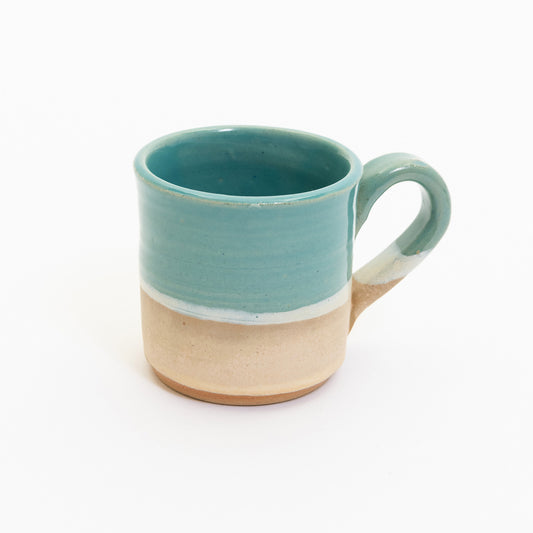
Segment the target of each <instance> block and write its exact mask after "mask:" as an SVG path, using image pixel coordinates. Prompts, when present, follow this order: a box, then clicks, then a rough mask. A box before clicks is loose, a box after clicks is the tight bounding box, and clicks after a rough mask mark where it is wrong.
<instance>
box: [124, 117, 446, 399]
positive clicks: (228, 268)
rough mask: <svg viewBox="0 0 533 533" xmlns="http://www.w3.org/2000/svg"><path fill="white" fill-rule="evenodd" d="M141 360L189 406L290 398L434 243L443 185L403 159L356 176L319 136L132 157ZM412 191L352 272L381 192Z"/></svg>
mask: <svg viewBox="0 0 533 533" xmlns="http://www.w3.org/2000/svg"><path fill="white" fill-rule="evenodd" d="M135 173H136V176H137V183H138V192H139V206H140V276H141V281H140V285H141V311H142V328H143V341H144V350H145V355H146V358H147V360H148V362H149V363H150V364H151V366H152V367H153V369H154V371H155V373H156V374H157V375H158V376H159V378H160V379H161V380H162V381H163V382H164V383H166V384H167V385H168V386H170V387H172V388H173V389H175V390H177V391H179V392H181V393H183V394H186V395H188V396H192V397H195V398H198V399H201V400H207V401H211V402H216V403H225V404H233V405H261V404H268V403H275V402H280V401H285V400H289V399H292V398H296V397H298V396H302V395H304V394H306V393H308V392H310V391H312V390H314V389H316V388H317V387H319V386H320V385H321V384H322V383H324V381H326V380H327V379H328V378H329V377H330V376H331V375H332V374H333V373H334V372H335V371H336V370H337V369H338V368H339V366H340V365H341V364H342V361H343V359H344V355H345V349H346V338H347V335H348V333H349V331H350V329H351V327H352V326H353V323H354V321H355V319H356V318H357V316H358V315H359V313H361V312H362V311H363V309H365V308H366V307H367V306H368V305H370V304H371V303H372V302H373V301H375V300H376V299H377V298H379V297H380V296H381V295H383V294H385V293H386V292H387V291H388V290H389V289H390V288H392V287H393V286H394V285H396V283H398V282H399V281H400V280H401V279H402V278H403V277H404V276H406V275H407V274H408V273H409V272H410V271H411V270H412V269H413V268H414V267H415V266H417V265H418V264H419V263H420V262H421V261H422V260H423V259H424V258H425V257H426V256H427V255H428V254H429V252H430V251H431V250H432V249H433V248H434V246H435V245H436V244H437V242H438V241H439V239H440V238H441V237H442V235H443V234H444V232H445V230H446V227H447V225H448V221H449V217H450V199H449V195H448V191H447V188H446V185H445V184H444V182H443V181H442V179H441V178H440V176H439V175H438V174H437V172H435V170H433V169H432V168H431V167H430V166H429V165H427V164H426V163H424V162H423V161H421V160H420V159H418V158H416V157H415V156H412V155H409V154H402V153H398V154H388V155H385V156H382V157H378V158H377V159H374V160H373V161H371V162H369V163H367V164H366V165H365V166H364V168H363V167H362V165H361V163H360V162H359V160H358V159H357V157H356V156H355V155H354V154H353V153H352V152H351V151H350V150H348V149H347V148H345V147H344V146H342V145H340V144H338V143H336V142H334V141H332V140H330V139H327V138H324V137H320V136H317V135H312V134H308V133H304V132H299V131H292V130H284V129H278V128H269V127H250V126H218V127H210V128H202V129H195V130H188V131H183V132H178V133H174V134H171V135H167V136H165V137H162V138H160V139H157V140H155V141H153V142H151V143H150V144H148V145H147V146H145V147H144V148H143V149H142V150H141V151H140V152H139V153H138V155H137V157H136V159H135ZM402 181H415V182H417V183H418V184H419V185H420V186H421V191H422V206H421V209H420V212H419V214H418V216H417V217H416V218H415V220H414V221H413V223H412V224H411V225H410V226H409V227H408V228H407V229H406V230H405V231H404V232H403V233H402V234H401V235H400V236H399V237H398V238H397V239H396V241H395V242H394V243H392V244H391V245H390V246H389V247H388V248H387V249H386V250H385V251H383V252H382V253H381V254H380V255H378V256H377V257H376V258H375V259H373V260H372V261H370V262H369V263H368V264H367V265H365V266H363V267H362V268H361V269H360V270H358V271H357V272H355V274H353V275H352V257H353V245H354V237H355V236H356V235H357V232H358V231H359V229H360V228H361V226H362V224H363V223H364V221H365V220H366V218H367V216H368V213H369V211H370V209H371V207H372V205H373V204H374V202H375V201H376V200H377V199H378V198H379V197H380V196H381V195H382V194H383V193H384V192H385V191H386V190H387V189H388V188H389V187H391V186H392V185H394V184H396V183H399V182H402Z"/></svg>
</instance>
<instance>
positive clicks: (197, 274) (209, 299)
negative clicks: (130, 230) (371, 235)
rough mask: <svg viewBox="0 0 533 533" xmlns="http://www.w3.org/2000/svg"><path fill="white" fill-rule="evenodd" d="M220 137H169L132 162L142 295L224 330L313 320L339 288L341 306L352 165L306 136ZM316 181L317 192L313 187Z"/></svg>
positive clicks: (348, 254) (217, 132) (355, 169)
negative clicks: (224, 325) (279, 317)
mask: <svg viewBox="0 0 533 533" xmlns="http://www.w3.org/2000/svg"><path fill="white" fill-rule="evenodd" d="M228 129H229V128H228ZM228 129H227V128H218V129H214V130H202V131H201V132H199V133H198V132H194V134H185V135H184V136H181V135H178V136H170V137H167V138H164V139H163V140H161V141H156V142H155V143H154V145H153V147H152V148H151V149H149V150H146V151H145V152H146V153H145V155H140V156H139V157H138V158H137V160H136V171H137V175H138V178H139V179H138V189H139V203H140V219H141V220H140V221H141V224H140V226H141V238H140V265H141V278H142V281H143V284H144V288H145V289H146V290H147V291H148V292H150V293H151V294H152V295H153V296H154V297H157V295H158V294H162V295H165V296H168V297H170V298H171V299H174V301H173V303H171V304H168V303H167V305H169V307H170V308H175V309H176V310H179V311H181V312H186V313H188V314H191V315H192V316H198V317H203V318H213V319H219V320H223V321H230V322H235V321H237V322H239V321H242V322H244V323H247V322H250V320H251V319H253V318H254V317H253V316H252V317H250V316H249V315H254V314H257V315H262V314H265V313H270V314H272V313H287V312H290V311H295V310H298V309H300V308H304V307H308V306H312V305H317V304H320V303H321V302H324V305H323V307H320V306H319V308H318V309H317V310H316V313H315V314H314V315H313V316H319V315H321V314H324V313H326V312H329V311H330V310H331V308H330V307H328V302H327V300H328V299H330V298H331V297H333V296H334V295H336V294H338V293H343V291H344V293H345V295H344V299H343V300H342V301H339V303H338V304H337V306H338V305H342V304H343V303H344V302H345V301H346V300H347V299H349V290H347V284H348V282H349V280H350V278H351V274H352V271H351V269H352V244H353V228H354V215H355V212H354V209H355V202H354V199H355V186H356V183H357V179H358V178H359V177H360V174H361V168H360V166H359V164H358V161H357V159H356V158H355V156H353V154H350V153H349V152H348V151H347V150H346V149H343V148H341V147H340V146H339V145H337V144H336V143H333V142H330V141H328V140H324V139H322V138H317V137H315V136H307V135H305V134H300V133H296V132H286V131H284V130H282V131H278V130H275V129H272V130H270V129H266V130H265V129H254V128H244V129H243V130H242V131H241V130H236V129H229V131H227V130H228ZM191 136H192V138H191ZM165 139H166V140H165ZM247 139H248V141H247ZM182 142H183V144H184V146H181V143H182ZM247 142H249V146H248V145H247ZM195 146H199V149H198V152H197V153H196V154H195V153H194V147H195ZM206 146H207V147H209V146H212V150H211V151H209V150H208V149H207V148H206ZM247 146H248V149H246V148H247ZM343 150H344V151H343ZM264 153H267V154H269V156H268V157H266V156H265V154H264ZM227 154H231V157H229V156H228V155H227ZM306 154H307V159H306ZM275 155H277V157H274V156H275ZM154 158H155V160H156V161H157V163H154ZM181 159H184V160H186V164H185V163H183V161H181ZM220 159H224V160H225V162H224V164H223V165H221V166H220V167H219V166H218V161H219V160H220ZM226 159H227V161H226ZM241 160H244V162H242V161H241ZM177 161H178V162H177ZM152 170H159V171H160V173H161V176H153V175H152V174H151V171H152ZM232 170H233V171H234V174H232ZM284 173H285V174H284ZM165 176H166V177H167V178H168V179H172V181H166V180H164V179H162V177H165ZM217 176H220V178H217ZM257 176H259V177H261V179H260V180H259V179H258V178H256V177H257ZM306 179H307V181H306ZM195 180H196V181H195ZM219 180H220V181H219ZM177 183H179V184H187V185H189V186H193V185H197V186H198V187H199V188H202V187H203V188H208V189H210V190H209V191H201V190H194V191H192V190H190V189H186V188H184V187H183V186H182V185H178V184H177ZM317 184H319V185H323V187H321V188H320V189H313V187H314V186H315V185H317ZM297 189H298V190H300V189H301V191H300V193H297V194H295V193H294V191H295V190H297ZM213 191H217V192H213ZM220 191H224V192H226V193H231V192H236V191H248V192H254V193H258V192H262V193H264V192H272V193H280V194H279V195H277V196H269V197H268V196H256V195H254V196H248V197H242V196H234V195H230V194H219V192H220ZM287 191H292V192H293V194H289V195H285V194H283V193H284V192H287ZM152 289H153V290H152ZM165 301H167V302H169V301H170V302H172V300H169V299H168V298H167V299H166V300H165ZM206 308H208V309H206ZM228 310H229V312H228ZM239 311H241V312H242V315H239V313H238V312H239ZM236 312H237V313H236ZM289 316H291V315H289ZM229 317H237V318H236V320H230V319H229ZM239 317H242V318H239ZM304 318H310V316H308V315H306V314H305V310H304V314H303V315H302V317H301V319H304ZM298 319H299V317H298V316H292V317H291V318H290V320H298ZM258 320H259V321H260V322H263V323H264V317H259V316H258ZM275 321H276V319H274V322H275ZM285 321H286V320H285Z"/></svg>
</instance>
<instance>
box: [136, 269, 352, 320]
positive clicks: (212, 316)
mask: <svg viewBox="0 0 533 533" xmlns="http://www.w3.org/2000/svg"><path fill="white" fill-rule="evenodd" d="M351 283H352V281H351V279H350V281H348V283H347V284H346V285H345V286H344V287H343V288H342V289H341V290H340V291H338V292H336V293H335V294H333V295H332V296H330V297H329V298H326V299H325V300H322V301H321V302H317V303H314V304H311V305H306V306H304V307H300V308H298V309H293V310H291V311H282V312H279V313H250V312H249V311H241V310H238V309H220V308H216V307H208V306H205V305H198V304H193V303H190V302H184V301H183V300H179V299H178V298H174V297H173V296H168V295H167V294H163V293H162V292H159V291H158V290H157V289H155V288H154V287H152V286H151V285H150V284H148V283H147V282H146V281H144V280H142V279H141V288H142V289H143V290H144V292H146V294H148V296H150V298H152V299H154V300H155V301H156V302H158V303H160V304H161V305H164V306H165V307H167V308H168V309H170V310H172V311H177V312H178V313H182V314H184V315H188V316H192V317H195V318H200V319H203V320H214V321H216V322H227V323H229V324H254V325H259V324H287V323H290V322H298V321H300V320H309V319H310V318H316V317H319V316H322V315H325V314H327V313H330V312H331V311H334V310H335V309H338V308H339V307H341V306H342V305H344V304H345V303H346V302H347V301H348V300H349V299H350V298H351Z"/></svg>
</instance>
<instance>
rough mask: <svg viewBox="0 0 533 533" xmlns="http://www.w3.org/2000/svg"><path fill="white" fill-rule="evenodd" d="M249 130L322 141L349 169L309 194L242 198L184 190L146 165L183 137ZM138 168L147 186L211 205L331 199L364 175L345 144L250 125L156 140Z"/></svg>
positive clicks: (144, 150)
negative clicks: (150, 157)
mask: <svg viewBox="0 0 533 533" xmlns="http://www.w3.org/2000/svg"><path fill="white" fill-rule="evenodd" d="M237 129H238V130H241V131H242V130H248V131H255V132H258V131H269V132H273V133H283V134H289V135H294V136H298V137H305V138H308V139H313V140H315V141H317V142H320V143H322V144H325V145H329V146H330V147H331V148H334V149H336V150H337V152H338V153H339V156H340V157H344V159H345V160H346V161H348V163H349V169H348V171H347V172H346V174H344V176H343V177H342V178H340V179H338V180H336V181H335V182H333V183H331V184H329V185H326V186H325V187H320V188H318V189H311V190H309V191H303V192H300V193H293V194H279V195H269V196H239V195H232V194H222V193H213V192H207V191H201V190H197V189H191V188H188V187H183V186H181V185H176V184H174V183H171V182H169V181H167V180H165V179H163V178H160V177H159V176H157V175H156V174H154V173H153V172H152V171H151V170H150V169H149V168H148V165H147V163H146V161H147V159H148V157H149V156H150V155H151V154H152V153H154V152H155V151H156V150H159V149H161V148H163V147H165V146H167V145H169V144H172V143H173V142H175V141H176V139H178V138H179V137H181V136H184V135H188V134H193V133H204V132H205V133H213V132H215V133H216V132H226V131H232V130H237ZM134 169H135V173H136V175H137V177H139V178H140V179H142V180H143V181H144V182H145V183H147V184H149V185H151V186H153V187H155V188H156V189H159V190H161V191H164V192H168V193H171V194H174V195H177V196H185V197H188V198H195V199H198V200H204V201H210V202H222V203H229V204H246V205H250V204H284V203H293V202H298V201H302V200H316V199H320V198H323V197H324V196H330V195H332V194H338V193H341V192H343V191H345V190H346V189H350V188H352V187H353V186H354V185H355V184H356V183H357V181H358V180H359V178H360V177H361V174H362V170H363V167H362V164H361V161H360V160H359V158H358V157H357V156H356V155H355V154H354V153H353V152H352V151H351V150H349V149H348V148H346V147H345V146H344V145H342V144H340V143H338V142H337V141H334V140H333V139H330V138H328V137H324V136H322V135H317V134H315V133H309V132H306V131H301V130H295V129H287V128H278V127H272V126H247V125H221V126H207V127H203V128H192V129H188V130H181V131H177V132H174V133H170V134H168V135H164V136H162V137H159V138H157V139H154V140H153V141H151V142H149V143H148V144H146V145H145V146H144V147H143V148H141V149H140V150H139V152H138V153H137V155H136V157H135V160H134Z"/></svg>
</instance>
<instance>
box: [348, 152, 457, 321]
mask: <svg viewBox="0 0 533 533" xmlns="http://www.w3.org/2000/svg"><path fill="white" fill-rule="evenodd" d="M402 181H414V182H415V183H418V184H419V185H420V186H421V189H422V206H421V207H420V212H419V213H418V215H417V217H416V218H415V219H414V221H413V222H412V223H411V225H410V226H409V227H408V228H407V229H406V230H405V231H404V232H403V233H402V234H401V235H400V236H399V237H398V238H397V239H396V240H395V241H394V242H393V243H392V244H391V245H390V246H389V247H388V248H386V249H385V250H384V251H383V252H381V253H380V254H379V255H378V256H377V257H375V258H374V259H372V260H371V261H369V262H368V263H367V264H366V265H364V266H363V267H361V268H360V269H359V270H357V271H356V272H355V273H354V274H353V276H352V310H351V315H350V329H352V326H353V324H354V322H355V319H356V318H357V317H358V316H359V315H360V314H361V312H362V311H363V310H364V309H366V308H367V307H368V306H369V305H370V304H372V303H373V302H375V301H376V300H377V299H378V298H379V297H380V296H383V294H385V293H386V292H388V291H389V290H390V289H392V287H394V286H395V285H396V284H397V283H398V282H399V281H401V280H402V279H403V278H404V277H405V276H406V275H407V274H408V273H409V272H411V270H413V268H415V267H416V266H417V265H418V264H419V263H421V262H422V260H423V259H424V258H425V257H426V256H427V255H428V254H429V252H431V250H433V248H434V247H435V245H436V244H437V243H438V242H439V240H440V238H441V237H442V236H443V235H444V232H445V231H446V228H447V227H448V223H449V221H450V195H449V193H448V189H447V187H446V184H445V183H444V181H443V180H442V178H441V177H440V176H439V174H437V172H436V171H435V170H434V169H433V168H432V167H430V166H429V165H428V164H427V163H424V162H423V161H421V160H420V159H418V158H417V157H415V156H413V155H410V154H403V153H397V154H387V155H383V156H381V157H377V158H376V159H373V160H372V161H370V162H369V163H367V164H366V165H365V166H364V170H363V175H362V177H361V179H360V181H359V185H358V188H357V196H356V210H355V213H356V216H355V235H356V236H357V234H358V233H359V230H360V229H361V226H362V225H363V224H364V222H365V221H366V219H367V217H368V214H369V213H370V210H371V209H372V206H373V205H374V203H375V202H376V200H377V199H378V198H379V197H380V196H381V195H382V194H383V193H384V192H385V191H386V190H387V189H389V188H390V187H392V186H393V185H396V184H397V183H401V182H402Z"/></svg>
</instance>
